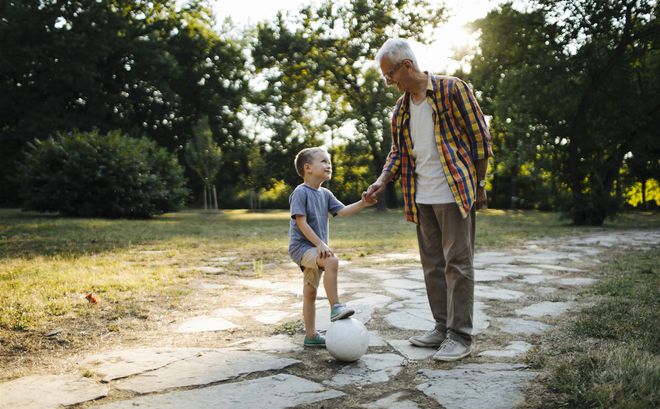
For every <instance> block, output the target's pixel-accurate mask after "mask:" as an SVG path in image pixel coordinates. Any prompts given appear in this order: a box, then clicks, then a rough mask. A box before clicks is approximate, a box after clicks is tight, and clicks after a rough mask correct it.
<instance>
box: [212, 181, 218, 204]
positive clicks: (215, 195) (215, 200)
mask: <svg viewBox="0 0 660 409" xmlns="http://www.w3.org/2000/svg"><path fill="white" fill-rule="evenodd" d="M213 210H218V193H217V192H216V190H215V185H213Z"/></svg>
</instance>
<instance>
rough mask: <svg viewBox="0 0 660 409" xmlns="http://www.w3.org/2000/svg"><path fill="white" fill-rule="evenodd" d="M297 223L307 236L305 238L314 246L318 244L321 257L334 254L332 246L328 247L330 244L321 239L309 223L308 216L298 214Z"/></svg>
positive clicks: (317, 247)
mask: <svg viewBox="0 0 660 409" xmlns="http://www.w3.org/2000/svg"><path fill="white" fill-rule="evenodd" d="M296 225H297V226H298V228H299V229H300V231H301V232H302V234H303V235H304V236H305V238H306V239H307V240H309V241H310V242H311V243H312V244H313V245H314V246H316V249H317V251H318V254H319V257H321V258H326V257H330V256H334V253H333V252H332V250H331V249H330V247H328V245H327V244H325V243H324V242H323V240H321V238H320V237H319V236H318V234H316V232H314V230H312V228H311V227H310V225H309V223H307V217H306V216H303V215H301V214H297V215H296Z"/></svg>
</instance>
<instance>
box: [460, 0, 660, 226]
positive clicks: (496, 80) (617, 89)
mask: <svg viewBox="0 0 660 409" xmlns="http://www.w3.org/2000/svg"><path fill="white" fill-rule="evenodd" d="M533 3H534V6H535V7H533V8H531V9H530V11H527V12H519V11H516V10H515V9H514V8H513V6H512V5H511V4H505V5H503V6H501V7H500V8H499V9H498V10H495V11H492V12H490V13H489V14H488V15H487V16H486V17H485V18H484V19H481V20H479V21H477V22H476V23H475V28H478V29H480V30H481V32H482V37H481V44H480V50H479V52H478V53H477V55H476V56H475V58H474V59H473V61H472V63H473V70H472V72H471V74H470V79H471V80H472V81H473V82H474V83H475V84H476V87H477V89H483V90H484V107H485V109H486V110H487V111H490V112H492V113H493V115H494V117H495V118H494V120H493V131H494V132H493V135H494V138H493V139H494V145H495V149H494V150H495V160H496V161H498V163H497V164H496V169H497V171H498V173H497V174H495V177H494V180H493V185H494V189H495V191H494V193H495V194H494V196H495V200H496V203H497V204H499V205H504V206H507V207H513V206H515V204H516V203H515V201H514V200H512V199H510V198H513V197H516V196H524V197H526V198H527V200H530V201H532V202H536V203H537V204H541V202H539V200H540V199H539V198H540V197H541V195H539V194H538V193H546V192H547V194H549V195H550V197H554V198H560V200H550V201H546V203H547V204H548V205H550V206H553V207H560V206H561V207H562V208H563V209H564V210H565V212H566V213H567V214H568V215H569V217H570V218H571V219H572V220H573V222H574V223H576V224H590V225H600V224H602V223H603V221H604V220H605V219H606V218H607V217H609V216H613V215H615V214H616V212H617V211H618V210H619V208H620V204H621V202H622V195H621V191H622V190H623V189H621V184H622V183H625V180H621V179H620V170H621V168H622V166H623V163H624V158H625V157H626V156H629V158H630V160H629V162H635V165H636V166H638V167H637V168H636V169H637V170H636V171H635V173H636V174H637V175H638V177H639V178H640V180H647V179H649V178H653V177H654V176H655V175H654V172H655V173H657V169H658V161H657V152H658V149H659V147H658V138H657V137H651V136H650V135H651V134H652V133H653V131H651V129H652V126H651V125H650V124H653V123H657V120H658V119H659V118H658V115H659V114H660V112H659V110H658V105H657V94H658V91H659V90H660V87H659V84H658V82H659V81H658V80H659V76H658V70H657V67H658V57H657V51H656V50H655V47H654V44H656V43H657V41H658V40H659V39H660V38H658V33H659V32H658V30H657V20H656V18H655V15H654V13H656V11H654V7H655V6H654V4H653V3H654V2H652V1H640V2H625V1H621V0H616V1H611V2H593V1H591V0H580V1H574V0H570V1H569V0H537V1H534V2H533ZM500 164H501V166H500ZM525 167H528V168H532V169H536V172H534V173H531V175H533V176H532V180H529V181H528V182H527V185H529V186H532V187H534V188H538V191H536V192H535V190H534V189H532V190H530V189H528V188H527V186H525V183H523V184H521V183H519V182H521V181H523V180H524V179H529V178H521V169H524V168H525ZM498 185H500V186H498ZM615 188H616V189H618V191H616V190H615ZM562 199H567V200H562Z"/></svg>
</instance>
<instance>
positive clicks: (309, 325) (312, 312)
mask: <svg viewBox="0 0 660 409" xmlns="http://www.w3.org/2000/svg"><path fill="white" fill-rule="evenodd" d="M303 322H304V323H305V335H306V336H307V338H309V339H311V338H314V337H315V336H316V288H314V287H312V286H311V285H310V284H309V283H305V285H304V286H303Z"/></svg>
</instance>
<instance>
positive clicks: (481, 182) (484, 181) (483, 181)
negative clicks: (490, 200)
mask: <svg viewBox="0 0 660 409" xmlns="http://www.w3.org/2000/svg"><path fill="white" fill-rule="evenodd" d="M477 184H478V185H479V187H486V179H481V180H480V181H478V182H477Z"/></svg>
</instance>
